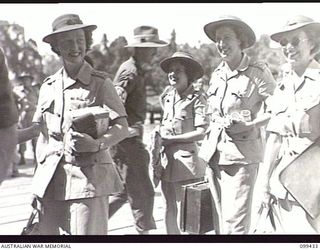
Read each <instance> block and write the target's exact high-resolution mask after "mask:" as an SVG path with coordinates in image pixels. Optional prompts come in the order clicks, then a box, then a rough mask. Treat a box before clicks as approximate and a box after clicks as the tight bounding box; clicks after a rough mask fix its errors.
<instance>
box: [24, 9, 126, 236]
mask: <svg viewBox="0 0 320 250" xmlns="http://www.w3.org/2000/svg"><path fill="white" fill-rule="evenodd" d="M52 26H53V31H52V32H51V33H50V34H49V35H47V36H45V37H44V38H43V41H44V42H46V43H49V44H50V45H51V47H52V50H53V51H54V52H55V53H57V54H58V55H59V56H60V58H61V61H62V63H63V67H62V68H61V69H60V70H58V71H57V72H56V73H55V74H53V75H51V76H49V77H48V78H47V79H46V80H45V81H44V83H43V84H42V86H41V89H40V93H39V100H38V105H37V110H36V112H35V115H34V118H33V126H32V127H31V128H29V129H27V130H28V131H29V133H28V134H26V133H22V132H21V133H20V140H23V139H30V136H32V135H36V134H37V133H39V131H41V133H40V136H39V140H38V144H37V163H38V166H37V169H36V171H35V174H34V177H33V183H32V192H33V194H35V195H36V197H37V200H38V201H40V203H39V204H40V216H39V224H40V232H41V234H52V235H57V234H71V235H94V234H97V235H104V234H107V222H108V202H107V201H108V199H107V196H108V195H109V194H110V193H114V192H118V191H120V190H121V189H122V184H121V181H120V177H119V175H118V174H117V171H116V169H115V166H114V165H113V162H112V159H111V157H110V155H109V152H108V147H110V146H112V145H114V144H116V143H118V142H119V141H121V140H122V139H124V138H125V137H126V136H127V135H128V124H127V121H126V112H125V109H124V106H123V104H122V102H121V100H120V98H119V97H118V95H117V92H116V90H115V88H114V87H113V85H112V82H111V81H110V79H108V78H106V75H105V74H104V73H103V72H99V71H96V70H94V69H93V68H92V67H91V66H90V65H89V64H88V63H87V62H86V61H85V60H84V56H85V54H86V52H87V50H88V49H89V47H90V45H91V42H92V31H93V30H94V29H95V28H96V26H95V25H85V24H83V23H82V21H81V20H80V18H79V16H78V15H75V14H66V15H62V16H59V17H58V18H56V19H55V21H54V22H53V25H52ZM92 106H94V107H100V110H103V111H104V112H108V113H109V118H110V123H109V128H108V130H107V131H104V133H103V134H102V135H99V136H97V137H98V138H94V137H96V136H94V135H92V136H90V135H89V132H88V134H87V133H80V132H77V131H75V130H74V129H73V128H72V127H71V122H70V117H71V116H72V113H74V112H76V110H78V109H81V108H87V107H92ZM93 123H94V122H93ZM81 125H83V126H85V125H87V126H89V122H88V123H86V124H81ZM92 126H93V125H92ZM28 136H29V138H26V137H28Z"/></svg>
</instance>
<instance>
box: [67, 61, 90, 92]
mask: <svg viewBox="0 0 320 250" xmlns="http://www.w3.org/2000/svg"><path fill="white" fill-rule="evenodd" d="M91 72H92V67H91V66H90V64H89V63H87V62H86V61H84V62H83V64H82V66H81V67H80V70H79V72H78V74H77V76H76V77H75V79H72V78H71V77H69V76H68V74H67V71H66V70H65V68H63V70H62V78H63V83H64V89H66V88H68V87H70V86H71V85H73V84H75V83H76V81H79V82H81V83H82V84H85V85H89V84H90V81H91Z"/></svg>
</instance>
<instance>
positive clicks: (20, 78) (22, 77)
mask: <svg viewBox="0 0 320 250" xmlns="http://www.w3.org/2000/svg"><path fill="white" fill-rule="evenodd" d="M25 78H29V79H31V80H33V79H34V77H33V76H18V77H17V79H18V80H22V79H25Z"/></svg>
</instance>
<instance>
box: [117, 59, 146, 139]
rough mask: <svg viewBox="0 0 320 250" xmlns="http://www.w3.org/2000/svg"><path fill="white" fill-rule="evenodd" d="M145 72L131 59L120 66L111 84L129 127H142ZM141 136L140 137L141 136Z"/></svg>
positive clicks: (144, 117)
mask: <svg viewBox="0 0 320 250" xmlns="http://www.w3.org/2000/svg"><path fill="white" fill-rule="evenodd" d="M144 74H145V71H144V70H143V69H142V67H141V66H140V65H139V64H138V63H137V61H136V60H135V59H134V58H133V57H131V58H130V59H128V60H127V61H125V62H124V63H123V64H121V65H120V67H119V69H118V71H117V73H116V75H115V77H114V80H113V84H114V86H115V87H116V90H117V92H118V95H119V96H120V97H121V99H122V101H123V102H124V106H125V109H126V112H127V114H128V118H127V119H128V124H129V126H134V125H136V124H139V125H142V124H143V123H144V120H145V119H146V113H147V101H146V100H147V99H146V87H145V76H144ZM141 136H142V135H141Z"/></svg>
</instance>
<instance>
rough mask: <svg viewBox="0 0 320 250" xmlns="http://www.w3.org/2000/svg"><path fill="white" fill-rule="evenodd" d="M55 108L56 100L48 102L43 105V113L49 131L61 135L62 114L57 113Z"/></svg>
mask: <svg viewBox="0 0 320 250" xmlns="http://www.w3.org/2000/svg"><path fill="white" fill-rule="evenodd" d="M54 106H55V103H54V100H48V101H47V102H45V103H43V104H42V105H41V112H42V114H43V117H44V121H45V123H46V126H47V128H48V131H50V132H54V133H60V121H61V114H57V113H55V111H54V109H55V108H54Z"/></svg>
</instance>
